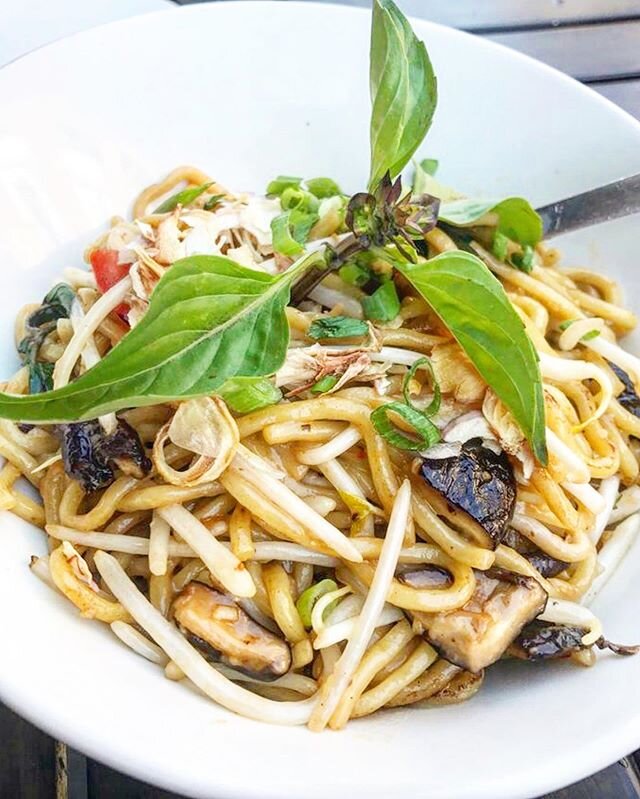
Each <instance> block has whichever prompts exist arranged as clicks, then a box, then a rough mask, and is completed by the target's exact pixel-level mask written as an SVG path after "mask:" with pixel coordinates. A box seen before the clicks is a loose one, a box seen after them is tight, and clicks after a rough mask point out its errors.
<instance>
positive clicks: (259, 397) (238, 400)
mask: <svg viewBox="0 0 640 799" xmlns="http://www.w3.org/2000/svg"><path fill="white" fill-rule="evenodd" d="M216 393H217V394H218V395H219V396H220V397H222V399H223V400H224V401H225V402H226V403H227V405H228V406H229V407H230V408H231V410H232V411H233V412H234V413H251V412H252V411H257V410H259V409H260V408H266V407H267V406H269V405H275V404H276V403H277V402H280V400H281V399H282V392H281V391H280V389H279V388H277V386H276V385H275V384H274V383H273V381H272V380H268V379H267V378H266V377H232V378H231V379H230V380H227V381H225V383H223V385H221V386H220V388H219V389H218V391H217V392H216Z"/></svg>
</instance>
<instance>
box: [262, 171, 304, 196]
mask: <svg viewBox="0 0 640 799" xmlns="http://www.w3.org/2000/svg"><path fill="white" fill-rule="evenodd" d="M301 183H302V178H293V177H290V176H289V175H278V177H277V178H275V180H272V181H271V183H269V185H268V186H267V194H268V195H269V196H270V197H279V196H280V195H281V194H282V192H283V191H285V189H297V188H298V186H299V185H300V184H301Z"/></svg>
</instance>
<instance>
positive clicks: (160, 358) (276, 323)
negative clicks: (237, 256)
mask: <svg viewBox="0 0 640 799" xmlns="http://www.w3.org/2000/svg"><path fill="white" fill-rule="evenodd" d="M320 262H322V263H324V256H323V254H322V253H319V252H313V253H310V254H308V255H306V256H305V257H304V258H301V259H300V260H299V261H298V263H297V264H295V265H294V266H292V267H291V268H290V269H288V270H287V271H286V272H284V273H283V274H281V275H278V276H276V277H273V276H271V275H267V274H265V273H263V272H258V271H256V270H253V269H247V268H245V267H243V266H239V265H238V264H236V263H234V262H233V261H231V260H229V259H228V258H225V257H223V256H212V255H195V256H192V257H189V258H183V259H182V260H181V261H177V262H176V263H175V264H174V265H173V266H172V267H171V268H170V269H169V270H167V272H166V274H165V275H164V276H163V277H162V279H161V280H160V282H159V283H158V285H157V286H156V288H155V290H154V292H153V294H152V296H151V302H150V305H149V309H148V311H147V313H146V314H145V316H144V318H143V319H142V321H141V322H140V323H139V324H138V325H136V326H135V327H134V328H133V330H131V331H130V332H129V333H128V334H127V335H126V336H125V337H124V338H123V339H122V340H121V341H120V342H119V343H118V344H117V345H116V346H115V347H114V348H113V349H112V350H111V351H110V352H109V353H108V354H107V355H106V356H105V357H104V358H103V359H102V360H101V361H100V362H99V363H98V364H96V366H94V367H93V368H92V369H89V371H87V372H85V374H83V375H81V376H80V377H79V378H78V379H77V380H75V381H74V382H73V383H70V384H69V385H68V386H65V387H64V388H61V389H58V390H56V391H48V392H46V393H45V394H40V395H37V396H34V397H17V396H11V395H8V394H1V393H0V417H3V418H6V419H15V420H18V421H23V422H64V421H78V420H81V419H89V418H95V417H96V416H100V415H101V414H104V413H109V412H111V411H118V410H120V409H122V408H131V407H138V406H142V405H151V404H155V403H158V402H166V401H170V400H177V399H185V398H188V397H196V396H201V395H204V394H211V393H213V392H214V391H216V389H218V388H219V387H220V386H222V385H223V384H224V382H225V381H226V380H229V379H230V378H233V377H259V376H262V375H269V374H273V373H274V372H275V371H276V370H277V369H278V368H279V367H280V366H281V365H282V363H283V361H284V357H285V353H286V349H287V344H288V341H289V327H288V324H287V319H286V316H285V306H286V304H287V302H288V300H289V292H290V287H291V284H292V282H293V280H294V279H296V278H297V277H299V276H300V273H301V272H304V271H306V269H308V268H311V267H313V266H314V265H316V264H318V263H320Z"/></svg>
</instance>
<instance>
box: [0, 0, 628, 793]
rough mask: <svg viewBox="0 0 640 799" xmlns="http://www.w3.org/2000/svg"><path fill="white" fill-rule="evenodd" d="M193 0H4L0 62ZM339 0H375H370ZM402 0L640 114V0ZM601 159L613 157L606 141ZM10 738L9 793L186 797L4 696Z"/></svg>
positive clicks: (3, 784) (606, 775) (349, 1)
mask: <svg viewBox="0 0 640 799" xmlns="http://www.w3.org/2000/svg"><path fill="white" fill-rule="evenodd" d="M193 1H195V2H203V1H206V0H175V2H174V1H173V0H0V67H1V66H3V65H4V64H7V63H8V62H10V61H12V60H13V59H15V58H19V57H20V56H21V55H23V54H25V53H27V52H29V51H31V50H33V49H34V48H36V47H40V46H42V45H44V44H47V43H48V42H51V41H54V40H56V39H59V38H61V37H63V36H67V35H69V34H73V33H76V32H78V31H82V30H85V29H87V28H90V27H93V26H95V25H100V24H102V23H105V22H110V21H113V20H117V19H122V18H125V17H129V16H133V15H136V14H144V13H149V12H154V11H162V10H164V9H167V8H172V7H174V5H188V4H189V3H190V2H193ZM209 1H210V2H216V1H217V2H226V1H227V0H209ZM258 1H259V0H258ZM287 1H288V0H281V2H287ZM302 1H304V0H302ZM335 2H344V3H345V4H346V5H351V6H363V7H368V6H369V5H370V0H335ZM396 2H397V3H398V5H399V6H400V7H401V8H402V10H403V11H404V12H405V13H406V14H408V15H413V16H416V17H422V18H424V19H429V20H432V21H434V22H438V23H441V24H443V25H450V26H453V27H456V28H460V29H462V30H466V31H469V32H471V33H473V34H475V35H479V36H483V37H485V38H487V39H491V40H493V41H495V42H499V43H500V44H503V45H506V46H507V47H512V48H514V49H515V50H519V51H521V52H523V53H527V54H528V55H531V56H533V57H534V58H537V59H539V60H540V61H543V62H545V63H546V64H549V65H551V66H553V67H555V68H557V69H559V70H561V71H563V72H565V73H567V74H569V75H571V76H572V77H574V78H576V79H577V80H580V81H582V82H583V83H586V84H588V85H589V86H590V87H591V88H592V89H594V90H595V91H597V92H599V93H600V94H602V95H604V96H605V97H607V98H609V99H610V100H612V101H613V102H614V103H616V104H618V105H619V106H620V107H622V108H623V109H624V110H625V111H627V112H629V113H630V114H632V115H633V116H635V117H636V118H638V119H640V0H396ZM526 107H527V98H526V96H523V97H522V106H521V107H520V108H517V109H514V124H526ZM594 157H595V158H598V157H606V149H605V147H604V145H603V150H602V152H600V153H594ZM0 741H1V742H2V743H1V745H0V799H13V798H14V797H15V798H16V799H54V797H55V799H114V798H117V799H180V798H179V797H176V796H174V795H172V794H168V793H167V792H165V791H160V790H157V789H155V788H152V787H150V786H146V785H143V784H142V783H140V782H137V781H135V780H132V779H129V778H128V777H124V776H123V775H121V774H118V773H117V772H115V771H112V770H111V769H108V768H106V767H105V766H102V765H101V764H99V763H96V762H94V761H91V760H87V759H85V758H84V756H83V755H81V754H80V753H78V752H74V751H71V750H67V748H66V747H65V746H64V744H62V743H60V742H56V741H54V740H53V739H52V738H50V737H49V736H47V735H45V734H44V733H42V732H40V731H39V730H37V729H36V728H35V727H33V726H32V725H30V724H28V723H27V722H26V721H23V720H22V719H20V718H19V717H18V716H16V715H15V714H14V713H12V712H11V711H10V710H9V709H8V708H6V707H4V706H3V705H1V704H0ZM638 764H640V752H639V753H636V754H635V755H630V756H629V758H626V759H625V760H623V761H621V762H619V763H617V764H615V765H613V766H611V767H610V768H608V769H606V770H605V771H603V772H600V774H597V775H595V776H594V777H591V778H590V779H588V780H584V781H583V782H581V783H579V784H577V785H575V786H572V787H570V788H567V789H565V790H563V791H558V792H556V793H554V794H553V795H552V796H550V797H547V798H546V799H640V781H639V780H638V773H639V772H638ZM541 767H544V764H541ZM438 799H445V798H444V797H438Z"/></svg>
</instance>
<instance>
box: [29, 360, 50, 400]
mask: <svg viewBox="0 0 640 799" xmlns="http://www.w3.org/2000/svg"><path fill="white" fill-rule="evenodd" d="M53 366H54V365H53V364H52V363H47V362H46V361H37V362H35V363H32V364H30V365H29V394H42V393H43V392H45V391H51V389H52V388H53Z"/></svg>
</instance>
